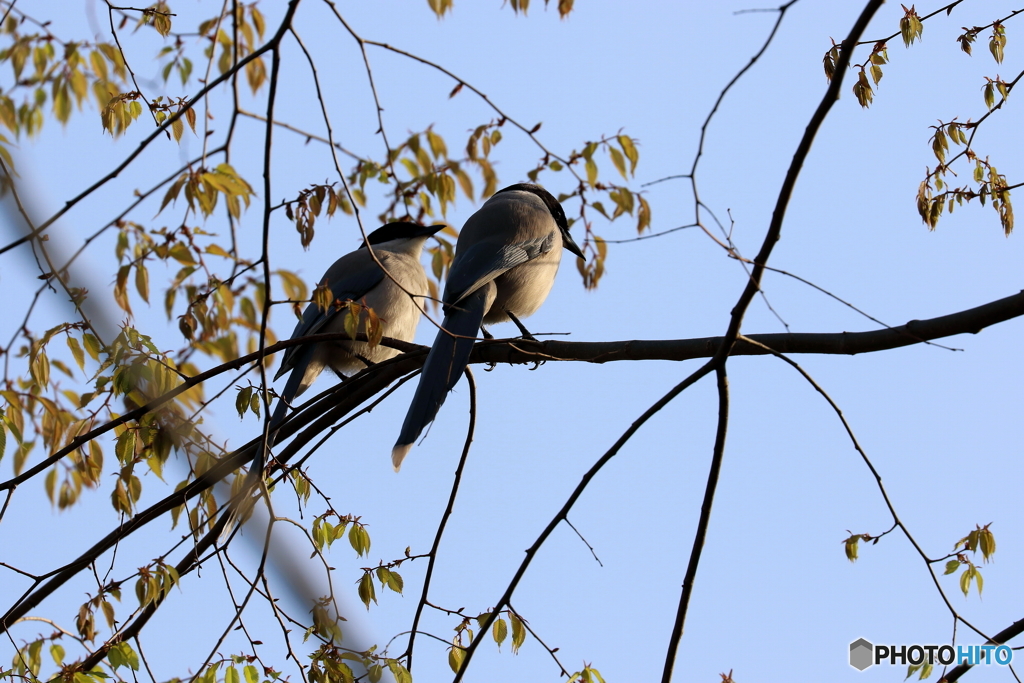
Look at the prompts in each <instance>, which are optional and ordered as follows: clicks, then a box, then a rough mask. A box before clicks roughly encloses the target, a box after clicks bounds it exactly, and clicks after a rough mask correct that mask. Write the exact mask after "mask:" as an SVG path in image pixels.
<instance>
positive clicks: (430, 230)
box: [420, 223, 448, 237]
mask: <svg viewBox="0 0 1024 683" xmlns="http://www.w3.org/2000/svg"><path fill="white" fill-rule="evenodd" d="M447 227H448V224H447V223H439V224H438V225H426V226H424V227H423V231H422V232H421V233H420V234H421V235H422V236H423V237H430V236H431V235H436V234H437V233H439V232H441V231H442V230H444V229H445V228H447Z"/></svg>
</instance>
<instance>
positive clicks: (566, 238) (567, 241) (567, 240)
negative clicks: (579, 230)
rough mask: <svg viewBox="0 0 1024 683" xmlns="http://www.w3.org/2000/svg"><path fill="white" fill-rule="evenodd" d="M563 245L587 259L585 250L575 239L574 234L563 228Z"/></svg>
mask: <svg viewBox="0 0 1024 683" xmlns="http://www.w3.org/2000/svg"><path fill="white" fill-rule="evenodd" d="M562 246H563V247H565V248H566V249H568V250H569V251H571V252H572V253H574V254H576V255H577V256H579V257H580V258H581V259H583V260H584V261H586V260H587V257H586V256H584V255H583V250H582V249H580V245H578V244H576V242H575V241H573V239H572V235H570V234H569V231H568V230H562Z"/></svg>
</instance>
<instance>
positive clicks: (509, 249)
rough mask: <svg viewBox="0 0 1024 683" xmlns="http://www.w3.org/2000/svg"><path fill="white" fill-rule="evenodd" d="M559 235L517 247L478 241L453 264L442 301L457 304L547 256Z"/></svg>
mask: <svg viewBox="0 0 1024 683" xmlns="http://www.w3.org/2000/svg"><path fill="white" fill-rule="evenodd" d="M555 234H556V233H555V232H554V231H552V232H550V233H548V234H547V235H545V236H544V237H538V238H537V239H533V240H527V241H525V242H517V243H515V244H499V243H496V242H477V243H476V244H474V245H473V246H472V247H470V248H469V249H467V250H466V251H464V252H463V253H461V254H458V255H457V256H456V257H455V260H454V261H453V262H452V267H451V270H450V271H449V272H448V281H447V282H446V283H445V286H444V296H443V297H442V301H443V302H444V303H445V304H447V305H451V304H455V303H457V302H458V301H459V300H460V299H463V298H464V297H466V296H468V295H470V294H472V293H473V292H475V291H476V290H477V289H479V288H480V286H481V285H483V284H484V283H485V282H490V281H491V280H493V279H494V278H496V277H498V276H499V275H501V274H502V273H504V272H505V271H507V270H511V269H512V268H515V267H516V266H518V265H520V264H522V263H526V262H527V261H531V260H533V259H535V258H537V257H538V256H540V255H541V254H546V253H547V252H549V251H551V250H552V249H553V248H554V246H555Z"/></svg>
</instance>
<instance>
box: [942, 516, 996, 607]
mask: <svg viewBox="0 0 1024 683" xmlns="http://www.w3.org/2000/svg"><path fill="white" fill-rule="evenodd" d="M990 526H991V524H986V525H985V526H975V528H974V530H973V531H971V532H970V533H969V534H967V535H966V536H964V537H963V538H961V539H960V540H959V541H957V542H956V543H955V544H954V545H953V553H954V554H955V557H954V558H952V559H950V560H949V561H947V562H946V570H945V572H944V573H945V574H953V573H954V572H956V571H957V570H958V569H960V567H964V571H963V573H962V574H960V590H961V591H963V594H964V596H965V597H966V596H967V594H968V592H969V591H970V589H971V582H975V583H976V585H977V586H978V595H979V596H980V595H981V591H982V588H983V587H984V581H983V580H982V577H981V571H980V570H979V569H978V567H977V566H976V565H975V564H974V563H973V562H972V561H971V560H970V559H969V558H968V557H967V553H971V554H973V555H977V553H978V551H979V550H980V551H981V558H982V561H983V562H984V563H985V564H988V563H989V561H990V560H991V559H992V555H994V554H995V552H996V537H995V536H994V535H993V534H992V531H991V530H990V529H989V527H990Z"/></svg>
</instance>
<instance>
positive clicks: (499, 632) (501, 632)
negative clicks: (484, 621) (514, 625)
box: [491, 617, 508, 646]
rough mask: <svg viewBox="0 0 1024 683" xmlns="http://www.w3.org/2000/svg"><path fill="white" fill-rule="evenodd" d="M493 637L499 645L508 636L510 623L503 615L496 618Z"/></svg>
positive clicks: (492, 628) (492, 631) (492, 627)
mask: <svg viewBox="0 0 1024 683" xmlns="http://www.w3.org/2000/svg"><path fill="white" fill-rule="evenodd" d="M491 637H493V638H494V642H496V643H497V644H498V645H499V646H501V644H502V643H504V642H505V638H507V637H508V623H506V621H505V620H504V619H502V618H501V617H498V618H497V619H495V620H494V624H493V625H492V626H491Z"/></svg>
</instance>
